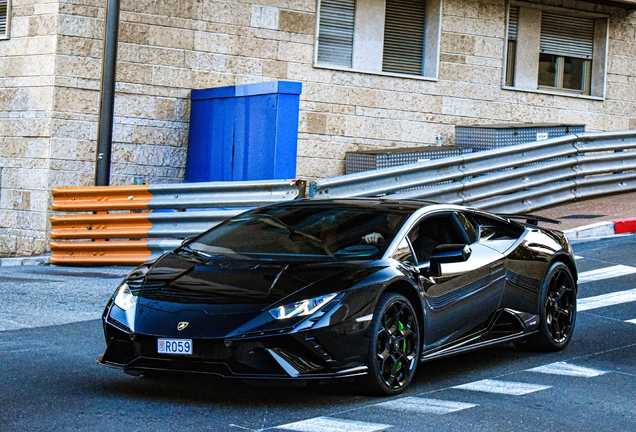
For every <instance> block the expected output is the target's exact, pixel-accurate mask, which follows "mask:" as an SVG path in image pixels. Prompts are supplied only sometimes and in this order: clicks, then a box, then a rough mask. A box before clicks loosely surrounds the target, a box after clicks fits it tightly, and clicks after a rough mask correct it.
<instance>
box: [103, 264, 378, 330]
mask: <svg viewBox="0 0 636 432" xmlns="http://www.w3.org/2000/svg"><path fill="white" fill-rule="evenodd" d="M384 267H385V265H383V264H382V263H378V262H376V263H372V262H365V261H339V262H335V261H329V262H324V261H323V262H293V261H287V262H286V261H272V260H267V261H266V260H251V259H250V260H248V259H230V258H221V257H220V258H215V259H207V258H202V257H197V256H195V255H190V254H180V253H168V254H166V255H164V256H163V257H161V258H159V259H158V260H157V261H156V262H155V263H154V264H153V265H152V266H151V267H150V268H149V269H147V271H146V270H143V271H134V272H133V273H131V275H129V277H128V278H127V283H128V285H129V286H130V287H131V289H133V290H134V291H135V293H136V296H137V307H136V310H135V313H134V314H135V318H134V322H129V327H130V328H131V329H134V331H135V332H138V333H144V334H149V335H163V336H167V337H211V338H214V337H226V336H230V335H235V334H238V333H251V332H254V331H257V330H258V331H268V330H272V329H274V328H278V327H280V326H281V325H289V324H288V323H283V322H282V321H281V322H276V320H274V319H273V318H272V317H271V316H270V315H269V314H267V313H264V312H265V311H266V310H268V309H270V308H271V307H275V305H276V306H278V305H277V303H278V302H280V303H282V304H287V303H291V302H296V301H300V300H303V299H307V298H313V297H317V296H320V295H324V294H329V293H334V292H338V291H344V290H346V289H349V288H352V287H354V286H355V285H356V284H358V283H360V282H361V281H363V280H364V279H365V278H367V277H368V276H369V275H371V274H373V273H375V272H377V271H378V270H380V269H382V268H384ZM280 303H279V304H280ZM115 313H117V312H116V311H115ZM115 319H117V318H116V317H115ZM181 322H187V323H188V326H187V328H186V329H185V330H183V331H181V330H179V329H178V324H179V323H181Z"/></svg>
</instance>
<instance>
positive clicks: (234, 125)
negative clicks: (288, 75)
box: [185, 81, 302, 182]
mask: <svg viewBox="0 0 636 432" xmlns="http://www.w3.org/2000/svg"><path fill="white" fill-rule="evenodd" d="M301 91H302V84H301V83H299V82H290V81H274V82H267V83H259V84H246V85H239V86H230V87H219V88H212V89H205V90H192V94H191V97H190V99H191V101H192V104H191V110H190V133H189V137H188V155H187V159H186V172H185V181H186V182H207V181H240V180H269V179H293V178H295V177H296V154H297V142H298V107H299V104H300V93H301Z"/></svg>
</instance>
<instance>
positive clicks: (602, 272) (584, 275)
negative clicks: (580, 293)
mask: <svg viewBox="0 0 636 432" xmlns="http://www.w3.org/2000/svg"><path fill="white" fill-rule="evenodd" d="M632 273H636V267H629V266H625V265H616V266H612V267H605V268H601V269H596V270H590V271H586V272H581V273H579V283H580V284H581V283H585V282H592V281H597V280H603V279H610V278H615V277H619V276H625V275H628V274H632Z"/></svg>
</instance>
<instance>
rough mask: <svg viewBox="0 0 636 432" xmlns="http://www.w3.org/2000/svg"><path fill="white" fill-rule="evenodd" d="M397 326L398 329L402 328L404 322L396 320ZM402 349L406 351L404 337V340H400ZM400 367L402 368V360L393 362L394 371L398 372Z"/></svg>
mask: <svg viewBox="0 0 636 432" xmlns="http://www.w3.org/2000/svg"><path fill="white" fill-rule="evenodd" d="M397 327H398V330H400V331H402V330H404V324H402V322H401V321H398V323H397ZM402 350H403V351H404V352H406V339H404V341H403V342H402ZM400 369H402V360H399V361H398V362H397V363H396V364H395V371H396V372H398V371H399V370H400Z"/></svg>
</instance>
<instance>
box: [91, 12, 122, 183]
mask: <svg viewBox="0 0 636 432" xmlns="http://www.w3.org/2000/svg"><path fill="white" fill-rule="evenodd" d="M119 6H120V0H107V4H106V22H105V28H104V53H103V56H102V84H101V88H100V103H99V120H98V126H97V160H96V161H95V186H108V185H109V184H110V160H111V150H112V143H113V118H114V111H115V74H116V69H117V35H118V33H119Z"/></svg>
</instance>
